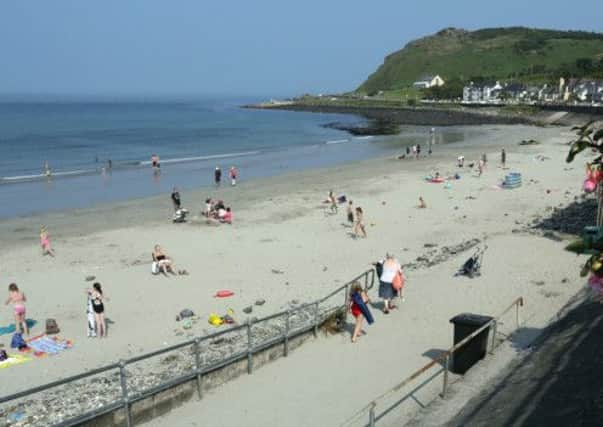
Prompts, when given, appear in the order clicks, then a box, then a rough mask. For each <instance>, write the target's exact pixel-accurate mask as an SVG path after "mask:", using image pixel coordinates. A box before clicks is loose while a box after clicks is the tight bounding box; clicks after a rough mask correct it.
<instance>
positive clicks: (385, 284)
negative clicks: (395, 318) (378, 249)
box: [379, 253, 402, 314]
mask: <svg viewBox="0 0 603 427" xmlns="http://www.w3.org/2000/svg"><path fill="white" fill-rule="evenodd" d="M396 274H402V267H401V266H400V263H399V262H398V260H397V259H396V258H395V257H394V256H393V255H392V254H389V253H388V254H386V256H385V261H383V272H382V273H381V277H379V298H382V299H383V312H384V313H385V314H389V311H390V310H391V309H394V308H396V306H394V305H393V304H392V302H391V300H392V299H393V298H394V297H395V296H396V294H397V291H396V290H395V289H394V285H393V282H394V276H395V275H396Z"/></svg>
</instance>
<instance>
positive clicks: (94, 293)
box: [88, 282, 107, 338]
mask: <svg viewBox="0 0 603 427" xmlns="http://www.w3.org/2000/svg"><path fill="white" fill-rule="evenodd" d="M88 293H89V294H90V296H91V297H92V310H94V317H95V320H96V335H97V336H98V337H99V338H102V337H105V338H106V337H107V325H106V324H105V305H104V304H103V290H102V288H101V284H100V283H99V282H96V283H94V285H92V289H88Z"/></svg>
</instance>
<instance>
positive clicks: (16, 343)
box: [10, 332, 27, 350]
mask: <svg viewBox="0 0 603 427" xmlns="http://www.w3.org/2000/svg"><path fill="white" fill-rule="evenodd" d="M10 347H11V348H18V349H19V350H21V349H22V348H27V343H26V342H25V340H24V339H23V336H22V335H21V332H15V333H14V334H13V338H12V339H11V340H10Z"/></svg>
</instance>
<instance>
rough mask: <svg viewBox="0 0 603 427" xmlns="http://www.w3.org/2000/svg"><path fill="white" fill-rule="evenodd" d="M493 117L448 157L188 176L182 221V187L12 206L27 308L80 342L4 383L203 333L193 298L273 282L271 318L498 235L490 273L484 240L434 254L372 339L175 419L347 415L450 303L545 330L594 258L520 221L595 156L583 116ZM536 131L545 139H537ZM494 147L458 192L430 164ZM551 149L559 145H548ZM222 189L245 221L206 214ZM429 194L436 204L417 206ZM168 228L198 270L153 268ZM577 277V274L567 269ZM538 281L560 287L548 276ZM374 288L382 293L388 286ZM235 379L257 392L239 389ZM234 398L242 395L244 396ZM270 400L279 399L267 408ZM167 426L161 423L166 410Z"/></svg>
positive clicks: (10, 373) (171, 247) (417, 352)
mask: <svg viewBox="0 0 603 427" xmlns="http://www.w3.org/2000/svg"><path fill="white" fill-rule="evenodd" d="M483 130H484V131H485V132H484V134H483V135H484V136H482V137H481V138H480V140H475V141H470V142H466V143H463V144H458V145H456V144H449V145H447V146H436V147H434V148H435V152H434V155H433V156H432V157H425V158H423V159H420V160H417V161H415V160H402V161H400V160H395V159H391V158H389V159H375V160H367V161H364V162H359V163H354V164H349V165H346V166H341V167H336V168H331V169H321V170H316V171H306V172H302V173H295V174H290V175H283V176H279V177H274V178H270V179H262V180H256V181H253V182H247V183H245V182H244V183H241V184H240V185H238V186H237V187H236V188H230V187H228V186H225V187H224V188H222V189H219V190H215V189H212V190H208V189H203V190H198V191H194V192H186V193H183V194H182V197H183V204H184V206H185V207H187V208H188V209H189V210H191V211H192V214H193V215H192V220H191V221H190V222H189V223H187V224H171V222H170V216H171V211H172V208H171V203H170V200H169V194H166V195H165V196H163V197H160V198H150V199H140V200H133V201H130V202H127V203H119V204H114V205H106V206H99V207H96V208H93V209H85V210H76V211H69V212H62V213H53V214H49V215H45V216H38V217H27V218H17V219H11V220H7V221H2V222H0V236H2V239H1V240H2V242H3V246H4V247H5V248H6V250H7V251H8V252H7V253H6V254H5V256H4V257H3V261H2V265H1V266H0V277H1V281H2V286H5V287H6V286H7V285H8V283H10V282H13V281H15V282H16V283H17V284H18V285H19V286H20V288H21V289H22V290H23V291H24V292H25V293H26V295H27V297H28V304H27V310H28V317H33V318H35V319H36V320H38V322H39V323H38V325H37V326H36V327H35V328H34V330H33V334H38V333H41V332H42V330H43V329H42V328H43V323H44V320H45V319H46V318H55V319H57V321H58V324H59V327H60V328H61V336H63V337H65V338H69V339H72V340H73V341H74V347H73V348H72V349H70V350H69V351H66V352H63V353H62V354H60V355H58V356H55V357H48V358H45V359H40V360H34V361H32V362H29V363H26V364H23V365H19V366H15V367H11V368H10V369H4V370H2V371H0V376H2V384H3V387H2V394H3V395H4V394H8V393H11V392H15V391H19V390H23V389H25V388H27V387H31V386H34V385H38V384H41V383H45V382H48V381H52V380H55V379H58V378H62V377H65V376H68V375H71V374H75V373H79V372H81V371H84V370H86V369H91V368H94V367H97V366H101V365H103V364H107V363H112V362H115V361H117V360H119V359H120V358H125V357H129V356H132V355H136V354H139V353H141V352H146V351H150V350H154V349H157V348H161V347H162V346H165V345H169V344H173V343H177V342H179V341H181V340H183V339H185V338H187V334H191V335H200V334H203V333H204V332H208V331H212V330H213V329H212V326H210V325H209V324H207V323H206V322H204V321H201V322H200V323H199V324H197V325H195V326H194V327H193V329H191V330H189V331H184V332H185V334H184V335H183V334H181V333H179V334H176V332H175V331H182V329H181V325H180V324H179V323H178V322H176V320H175V317H176V315H177V314H178V313H179V312H180V310H182V309H184V308H190V309H192V310H193V311H194V312H195V313H196V314H198V315H200V316H201V317H202V319H204V318H206V317H207V316H208V315H209V313H210V312H216V313H225V312H226V310H227V309H228V308H232V309H234V311H235V318H236V320H238V321H245V320H246V318H247V316H246V315H244V314H243V312H242V308H243V307H246V306H248V305H252V304H253V302H254V301H255V300H257V299H260V298H261V299H265V300H266V304H264V305H263V306H261V307H258V306H254V311H253V314H252V315H253V316H258V317H260V316H262V315H267V314H270V313H273V312H275V311H278V310H279V309H281V308H283V307H285V306H286V305H287V304H288V303H289V302H290V301H291V300H294V299H297V300H299V301H301V302H304V301H310V300H313V299H315V298H317V297H320V296H323V295H325V294H327V293H328V292H330V291H331V290H332V289H334V288H335V287H337V286H339V285H340V284H342V283H344V282H345V281H347V280H349V279H350V278H352V277H353V276H355V275H356V274H358V273H361V272H363V271H364V270H366V269H367V268H369V267H370V263H371V262H372V261H375V260H377V259H379V258H382V257H383V256H384V254H385V252H386V251H388V252H393V253H394V254H396V255H397V257H398V258H399V259H400V260H401V261H402V263H407V262H410V261H413V260H414V259H415V258H417V257H418V256H419V255H421V254H423V253H425V252H427V250H428V249H426V248H425V247H424V244H425V243H433V244H437V245H438V246H439V247H441V246H445V245H454V244H459V243H462V242H463V241H465V240H468V239H472V238H479V239H482V240H484V239H485V241H486V242H487V244H488V246H489V248H488V251H487V252H486V255H485V260H484V269H483V275H482V276H481V277H479V278H475V279H473V280H471V279H466V278H453V277H452V276H453V274H454V272H455V271H456V270H457V269H458V267H459V266H460V265H461V264H462V262H463V261H465V259H466V258H467V257H468V256H469V255H470V254H471V252H470V251H469V252H466V253H462V254H459V255H458V256H456V257H452V258H451V259H450V260H448V261H446V262H444V263H442V264H439V265H437V266H435V267H432V268H422V269H417V270H413V271H409V272H408V274H407V276H408V288H407V294H406V300H407V301H406V302H405V303H403V305H402V306H401V309H400V310H398V311H395V312H394V313H392V314H391V315H390V317H385V316H383V315H381V314H380V313H377V322H376V324H375V325H374V326H372V327H370V328H367V332H368V335H366V336H364V337H363V338H362V339H361V340H360V342H359V343H358V344H356V345H354V346H352V345H351V344H349V343H348V339H349V337H335V338H324V339H323V338H321V339H319V340H318V342H313V343H310V344H306V345H305V346H303V347H302V348H301V349H299V350H297V351H296V352H294V353H293V354H292V355H291V356H290V357H289V358H288V359H281V360H279V361H277V362H275V363H274V364H272V365H269V366H267V367H265V368H262V369H260V370H258V371H257V372H256V373H254V375H252V376H250V377H245V378H240V379H237V380H235V381H233V382H231V383H229V384H226V385H224V386H222V387H220V388H219V389H216V390H215V391H214V392H212V393H210V395H209V397H208V399H207V400H204V401H203V402H201V403H191V404H188V405H186V406H185V407H183V408H181V409H179V411H184V412H182V414H180V416H181V417H182V418H179V419H181V423H177V422H176V421H174V420H175V419H176V418H174V419H170V421H169V424H170V425H194V424H191V423H192V422H193V421H190V422H188V423H187V422H186V416H187V414H188V415H190V416H191V417H193V416H194V413H195V411H196V410H198V411H201V409H200V408H201V406H202V407H203V409H202V410H203V412H204V413H205V414H207V415H204V418H205V419H213V415H215V416H216V417H217V416H224V412H222V411H226V412H228V417H229V418H228V419H223V421H222V422H221V424H223V425H235V424H237V420H239V423H238V424H241V423H242V424H245V425H276V424H280V425H332V424H337V423H339V422H342V421H343V420H344V419H345V418H346V417H347V416H348V415H349V414H351V413H353V412H354V410H355V408H358V407H359V406H362V405H364V404H366V403H368V401H369V400H370V399H371V398H372V397H373V396H374V395H377V394H379V393H381V392H382V391H385V389H387V387H389V386H391V385H392V384H394V383H395V382H396V381H398V380H400V379H401V378H403V377H404V376H406V375H408V374H409V373H410V372H412V370H414V369H416V368H418V367H419V366H420V365H421V364H423V363H425V362H426V361H428V360H429V359H428V356H425V355H424V354H425V352H427V351H428V350H429V349H444V348H447V347H449V346H450V344H451V325H450V324H449V323H448V319H449V318H450V317H452V316H454V315H455V314H458V313H459V312H465V311H470V312H478V313H484V314H493V315H494V314H497V313H498V312H499V311H501V310H502V309H504V308H505V307H506V306H507V305H508V304H510V303H511V301H512V300H513V299H514V298H516V297H518V296H524V297H526V304H527V306H526V308H525V312H526V317H525V320H526V321H527V322H529V325H530V326H532V327H534V328H541V327H542V326H544V325H545V324H546V323H547V322H548V320H549V318H550V317H551V316H553V315H554V313H555V312H556V311H557V310H558V309H559V308H560V307H561V306H562V305H563V304H564V303H565V302H566V301H567V300H568V299H569V298H570V296H571V295H573V294H575V293H576V292H577V291H578V290H579V289H580V288H582V287H583V286H584V281H583V280H581V279H580V278H579V277H578V274H577V273H578V263H579V261H578V260H577V259H576V257H575V256H574V255H571V254H569V253H567V252H564V251H563V243H561V242H554V241H552V240H549V239H545V238H543V237H540V236H536V235H532V234H527V233H512V230H514V229H521V228H522V227H524V225H525V224H527V223H528V221H529V220H530V219H531V218H533V217H534V216H536V215H544V214H545V213H546V211H547V210H550V209H553V208H555V207H558V206H559V205H560V204H565V203H567V202H570V201H573V198H574V196H575V195H578V194H580V185H581V182H582V178H583V168H582V166H580V161H579V160H578V161H577V162H576V164H573V165H569V167H567V165H566V164H565V163H564V157H565V154H566V152H567V145H564V144H563V143H564V142H566V141H568V140H569V139H570V138H571V133H569V130H568V129H565V128H536V127H529V126H495V127H492V126H491V127H486V126H484V127H483ZM522 139H536V140H539V141H542V144H541V145H536V146H527V147H520V146H518V142H519V141H521V140H522ZM503 146H504V147H505V148H506V150H507V153H508V155H507V164H508V167H509V170H508V171H519V172H521V173H522V174H523V180H524V185H523V186H522V187H520V188H518V189H515V190H500V189H496V188H495V185H496V184H497V183H499V182H500V181H501V179H502V178H503V176H504V174H505V173H506V172H508V171H503V170H501V169H500V168H499V167H498V160H499V154H498V153H499V151H500V148H501V147H503ZM424 150H425V151H426V147H425V149H424ZM482 152H486V153H488V159H489V164H488V168H487V170H486V172H485V174H484V175H483V176H482V177H481V178H478V177H476V176H474V175H475V174H472V173H470V171H469V170H468V169H467V168H465V169H464V170H462V171H461V172H460V173H461V174H462V178H461V179H460V180H458V181H453V182H452V188H451V189H449V190H446V189H445V188H444V186H443V185H442V184H430V183H426V182H425V181H424V180H423V176H425V175H426V174H427V173H428V172H429V171H430V170H432V169H438V170H439V171H440V172H441V173H442V174H446V173H447V172H448V171H450V172H452V173H454V172H457V171H458V170H457V169H456V167H455V159H456V157H457V156H458V155H459V154H463V155H464V156H465V157H466V159H467V162H471V161H476V160H477V159H478V158H479V155H480V154H481V153H482ZM538 154H541V155H545V156H547V159H546V160H544V161H540V160H535V159H534V156H536V155H538ZM531 180H534V181H531ZM331 189H333V190H334V191H335V192H336V193H337V194H341V193H345V194H346V195H347V196H348V198H351V199H353V200H354V204H355V206H362V208H363V209H364V212H365V223H366V226H367V232H368V238H367V239H353V238H352V237H351V236H350V235H349V232H350V229H349V228H346V227H344V225H343V224H345V207H344V206H343V205H341V209H340V211H339V213H338V214H337V215H329V214H328V212H327V210H328V209H327V208H328V205H326V204H323V203H322V201H323V200H324V199H325V198H326V195H327V192H328V191H329V190H331ZM546 190H550V192H547V191H546ZM208 196H212V197H219V198H222V199H224V200H225V201H226V204H227V205H231V206H232V207H233V211H234V218H235V219H234V224H233V225H232V226H228V225H221V226H210V225H207V224H206V223H205V221H204V220H203V219H200V218H199V215H198V211H199V210H200V207H201V206H202V202H203V200H204V199H205V198H206V197H208ZM419 196H423V197H424V199H425V200H426V202H427V204H428V209H424V210H423V209H421V210H420V209H416V205H417V203H418V198H419ZM470 196H471V198H469V197H470ZM41 224H46V225H48V228H49V231H50V234H51V239H52V242H53V247H54V248H55V250H56V253H57V256H56V258H50V257H42V256H41V251H40V248H39V245H38V240H37V233H38V229H39V226H40V225H41ZM156 243H160V244H161V245H162V246H163V247H164V248H165V250H166V251H167V253H168V254H170V255H171V256H172V257H173V258H174V261H175V263H176V268H185V269H187V270H188V271H189V272H190V275H188V276H181V277H180V276H179V277H167V278H166V277H163V276H152V275H151V274H150V263H151V259H150V258H151V251H152V248H153V245H154V244H156ZM273 270H278V271H279V272H282V274H275V273H274V272H273ZM88 275H94V276H96V279H97V280H99V281H100V282H101V283H102V284H103V288H104V289H105V292H106V295H107V296H108V298H109V299H108V301H106V304H105V306H106V316H107V317H108V318H109V319H110V320H111V322H110V324H109V337H108V338H107V339H104V340H98V339H90V338H87V337H86V316H85V303H86V295H85V292H84V289H85V288H86V287H87V286H89V285H90V283H88V282H86V281H85V280H84V278H85V277H86V276H88ZM564 278H567V279H568V280H567V281H566V283H562V279H564ZM535 281H544V282H545V285H544V286H538V285H535V284H534V282H535ZM218 289H230V290H232V291H234V292H235V295H234V296H233V297H231V298H227V299H216V298H214V297H213V295H214V293H215V292H216V290H218ZM370 296H371V297H372V298H373V299H375V300H377V296H376V288H374V289H373V292H372V295H370ZM11 322H12V310H10V309H9V308H5V309H4V310H3V311H2V312H1V313H0V324H1V325H5V324H8V323H11ZM9 338H10V337H9V336H6V335H5V336H1V337H0V342H1V343H4V344H5V346H7V345H8V344H9V342H10V339H9ZM342 360H347V363H346V364H342V363H343V362H342ZM348 366H349V367H350V369H351V368H353V367H354V366H356V367H357V369H358V371H359V373H355V369H356V368H354V373H352V371H351V370H348V369H347V368H346V367H348ZM307 369H311V370H312V373H311V375H309V374H308V372H307V371H306V370H307ZM271 370H274V371H271ZM289 374H291V375H289ZM275 375H278V384H279V386H278V391H275V390H272V391H271V392H269V391H268V390H266V392H267V394H266V395H265V396H264V398H262V396H261V395H262V394H261V393H255V394H256V395H255V396H251V395H250V394H249V393H251V389H250V388H248V387H256V386H257V385H258V383H254V382H253V381H256V382H257V381H259V382H260V383H261V382H262V381H263V384H264V385H266V386H271V385H274V386H276V384H277V382H276V377H275ZM281 382H282V384H281ZM360 383H362V384H363V385H362V387H361V388H359V386H358V384H360ZM288 386H290V387H291V388H293V389H289V388H287V387H288ZM296 387H297V390H294V389H295V388H296ZM268 388H269V387H266V389H268ZM223 389H224V390H223ZM223 391H224V392H225V393H227V396H228V397H226V395H222V393H223ZM235 393H236V394H237V396H240V398H241V399H242V398H244V396H247V397H249V401H246V402H243V403H242V402H241V400H233V394H235ZM260 400H261V402H260ZM233 402H237V404H236V405H234V406H236V408H234V410H233V408H232V405H233ZM262 402H264V403H263V404H264V405H265V407H262ZM195 405H196V406H195ZM268 405H269V406H270V407H276V408H277V410H275V411H267V410H266V409H265V408H266V407H268ZM316 405H318V406H319V407H321V408H322V409H319V408H318V407H317V406H316ZM195 408H196V409H195ZM225 408H229V409H225ZM186 411H188V413H187V412H186ZM261 414H265V416H263V415H261ZM270 414H272V415H270ZM302 414H303V415H302ZM207 416H211V417H210V418H206V417H207ZM168 417H170V415H168ZM237 417H239V418H237ZM241 417H242V418H241ZM274 417H277V418H274ZM241 420H246V421H245V422H242V421H241ZM164 421H165V420H164ZM166 422H167V421H166ZM155 425H162V424H161V420H158V421H157V424H155ZM198 425H203V423H202V422H200V424H198Z"/></svg>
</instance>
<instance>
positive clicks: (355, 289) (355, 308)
mask: <svg viewBox="0 0 603 427" xmlns="http://www.w3.org/2000/svg"><path fill="white" fill-rule="evenodd" d="M354 294H359V295H360V297H361V298H362V301H364V303H365V304H366V303H369V302H370V300H369V297H368V295H367V294H366V292H364V290H362V285H361V284H360V282H354V283H353V284H352V290H351V291H350V311H351V312H352V316H354V317H355V318H356V324H355V325H354V332H353V333H352V342H356V340H357V339H358V337H359V336H360V331H361V330H362V320H363V319H364V314H363V313H362V310H361V309H360V306H359V305H358V304H356V302H355V301H354Z"/></svg>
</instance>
